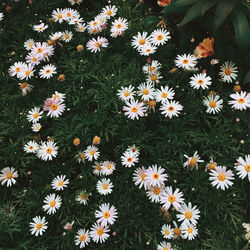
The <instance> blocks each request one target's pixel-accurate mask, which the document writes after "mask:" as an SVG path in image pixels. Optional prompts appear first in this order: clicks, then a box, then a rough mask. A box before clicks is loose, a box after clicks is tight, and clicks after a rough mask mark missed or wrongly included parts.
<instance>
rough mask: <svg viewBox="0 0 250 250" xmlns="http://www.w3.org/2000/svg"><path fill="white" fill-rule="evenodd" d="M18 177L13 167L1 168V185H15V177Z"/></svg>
mask: <svg viewBox="0 0 250 250" xmlns="http://www.w3.org/2000/svg"><path fill="white" fill-rule="evenodd" d="M17 177H18V173H17V171H15V168H12V167H11V168H9V167H6V168H3V169H2V170H1V173H0V182H1V184H2V185H4V184H5V183H7V187H11V186H12V184H13V185H15V183H16V180H15V178H17Z"/></svg>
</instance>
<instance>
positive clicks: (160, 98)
mask: <svg viewBox="0 0 250 250" xmlns="http://www.w3.org/2000/svg"><path fill="white" fill-rule="evenodd" d="M174 95H175V92H174V90H173V89H172V88H169V87H168V86H165V87H163V86H161V89H156V92H155V98H156V101H157V102H161V103H165V102H166V101H167V100H171V99H173V98H174Z"/></svg>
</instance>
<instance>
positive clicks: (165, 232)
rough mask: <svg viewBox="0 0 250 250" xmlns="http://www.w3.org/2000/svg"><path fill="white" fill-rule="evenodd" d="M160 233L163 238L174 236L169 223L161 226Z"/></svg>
mask: <svg viewBox="0 0 250 250" xmlns="http://www.w3.org/2000/svg"><path fill="white" fill-rule="evenodd" d="M161 234H162V235H163V238H165V239H172V238H173V237H174V230H173V229H172V228H171V226H170V225H163V226H162V228H161Z"/></svg>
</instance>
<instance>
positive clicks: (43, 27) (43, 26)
mask: <svg viewBox="0 0 250 250" xmlns="http://www.w3.org/2000/svg"><path fill="white" fill-rule="evenodd" d="M48 27H49V26H48V25H47V24H44V23H40V24H38V25H34V26H33V30H34V31H37V32H43V31H44V30H46V29H47V28H48Z"/></svg>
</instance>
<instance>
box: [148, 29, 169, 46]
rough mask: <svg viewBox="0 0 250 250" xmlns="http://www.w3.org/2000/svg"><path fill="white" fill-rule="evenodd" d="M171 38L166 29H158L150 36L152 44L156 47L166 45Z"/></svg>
mask: <svg viewBox="0 0 250 250" xmlns="http://www.w3.org/2000/svg"><path fill="white" fill-rule="evenodd" d="M170 38H171V36H170V33H169V32H168V31H167V30H164V29H157V30H154V31H153V32H152V34H151V35H150V42H151V43H152V44H153V45H155V46H159V45H164V44H165V43H166V42H167V41H168V40H169V39H170Z"/></svg>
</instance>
